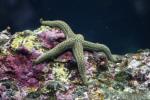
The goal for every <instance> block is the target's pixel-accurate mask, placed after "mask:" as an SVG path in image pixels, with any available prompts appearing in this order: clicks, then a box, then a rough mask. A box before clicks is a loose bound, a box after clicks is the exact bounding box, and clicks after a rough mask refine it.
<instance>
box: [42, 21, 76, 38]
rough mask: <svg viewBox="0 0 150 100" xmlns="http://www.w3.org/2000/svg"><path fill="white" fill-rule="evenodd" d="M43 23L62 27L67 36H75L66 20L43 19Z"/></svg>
mask: <svg viewBox="0 0 150 100" xmlns="http://www.w3.org/2000/svg"><path fill="white" fill-rule="evenodd" d="M41 24H42V25H47V26H51V27H58V28H60V29H61V30H62V31H63V32H64V34H65V35H66V36H67V37H73V36H75V34H74V32H73V31H72V29H71V28H70V26H69V25H68V24H67V23H66V22H64V21H61V20H55V21H43V20H41Z"/></svg>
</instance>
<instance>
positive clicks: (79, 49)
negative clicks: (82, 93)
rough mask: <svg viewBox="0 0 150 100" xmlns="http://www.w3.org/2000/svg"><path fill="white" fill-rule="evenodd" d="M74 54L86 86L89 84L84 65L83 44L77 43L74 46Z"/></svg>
mask: <svg viewBox="0 0 150 100" xmlns="http://www.w3.org/2000/svg"><path fill="white" fill-rule="evenodd" d="M73 54H74V57H75V59H76V61H77V64H78V70H79V73H80V76H81V79H82V80H83V82H84V84H87V77H86V69H85V65H84V53H83V46H82V43H80V42H79V41H78V42H75V44H74V46H73Z"/></svg>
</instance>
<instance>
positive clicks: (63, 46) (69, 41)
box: [34, 20, 116, 84]
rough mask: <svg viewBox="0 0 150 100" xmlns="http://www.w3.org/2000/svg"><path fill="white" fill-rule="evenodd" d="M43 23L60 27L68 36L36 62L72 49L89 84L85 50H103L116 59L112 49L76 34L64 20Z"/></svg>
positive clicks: (37, 62)
mask: <svg viewBox="0 0 150 100" xmlns="http://www.w3.org/2000/svg"><path fill="white" fill-rule="evenodd" d="M41 24H42V25H47V26H50V27H58V28H60V29H61V30H62V31H63V32H64V34H65V36H66V40H65V41H63V42H61V43H59V44H58V45H56V46H55V47H54V48H52V49H50V50H49V51H48V52H46V53H44V54H42V55H41V56H39V57H38V58H37V59H36V60H35V62H34V63H35V64H39V63H42V62H44V61H47V60H50V59H51V60H53V59H54V58H56V57H57V56H59V55H60V54H61V53H63V52H64V51H66V50H69V49H71V50H72V52H73V54H74V57H75V59H76V62H77V65H78V70H79V73H80V76H81V79H82V81H83V83H84V84H87V77H86V73H85V72H86V71H85V70H86V69H85V66H84V53H83V52H84V50H90V51H102V52H104V53H105V54H106V56H107V57H108V59H109V60H111V61H116V60H115V58H114V57H113V56H112V54H111V51H110V50H109V48H108V47H107V46H106V45H104V44H99V43H92V42H89V41H85V40H84V37H83V36H82V35H81V34H75V33H74V32H73V31H72V29H71V28H70V26H69V25H68V24H67V23H66V22H64V21H60V20H56V21H43V20H42V21H41Z"/></svg>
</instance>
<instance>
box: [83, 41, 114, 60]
mask: <svg viewBox="0 0 150 100" xmlns="http://www.w3.org/2000/svg"><path fill="white" fill-rule="evenodd" d="M83 47H84V49H86V50H91V51H98V52H100V51H102V52H104V53H105V54H106V56H107V57H108V59H109V60H111V61H113V62H116V61H117V59H116V58H115V57H114V56H113V55H112V53H111V51H110V49H109V48H108V47H107V46H106V45H104V44H99V43H92V42H89V41H84V42H83Z"/></svg>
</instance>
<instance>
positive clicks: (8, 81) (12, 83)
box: [0, 26, 150, 100]
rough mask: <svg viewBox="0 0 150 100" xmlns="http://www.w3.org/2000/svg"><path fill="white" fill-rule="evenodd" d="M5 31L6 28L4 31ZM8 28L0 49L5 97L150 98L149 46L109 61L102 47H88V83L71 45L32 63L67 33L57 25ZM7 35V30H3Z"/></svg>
mask: <svg viewBox="0 0 150 100" xmlns="http://www.w3.org/2000/svg"><path fill="white" fill-rule="evenodd" d="M2 33H6V31H3V32H1V33H0V34H2ZM7 35H8V34H5V36H6V37H9V38H6V40H7V41H9V39H11V41H10V42H9V43H8V42H5V41H4V42H2V43H3V44H1V46H3V45H5V43H7V47H6V48H4V47H2V48H1V54H0V99H2V100H9V99H14V100H23V99H25V100H33V99H37V100H148V99H149V98H150V96H149V94H150V51H149V50H140V51H137V52H136V53H129V54H125V55H122V56H121V60H120V62H119V63H114V62H111V61H109V60H108V59H107V57H106V55H105V54H104V53H102V52H88V51H85V52H84V63H85V67H86V76H87V78H88V81H89V82H90V84H89V85H88V86H84V85H83V83H82V80H81V78H80V75H79V72H78V67H77V63H76V61H75V59H74V57H73V55H72V52H71V51H67V52H65V53H63V54H62V55H60V56H59V57H58V58H56V59H54V61H48V62H46V63H42V64H38V65H33V61H34V60H35V59H36V58H37V57H38V56H39V55H41V54H43V53H44V52H46V51H48V50H49V49H51V48H53V47H55V46H56V45H57V44H58V43H60V42H62V41H64V39H65V38H66V37H65V36H64V34H63V32H62V31H61V30H60V29H57V28H51V27H47V26H41V27H40V28H38V29H36V30H34V31H30V30H26V31H23V32H17V33H15V35H13V36H11V35H8V36H7ZM0 36H4V35H0ZM12 37H13V38H12Z"/></svg>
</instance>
